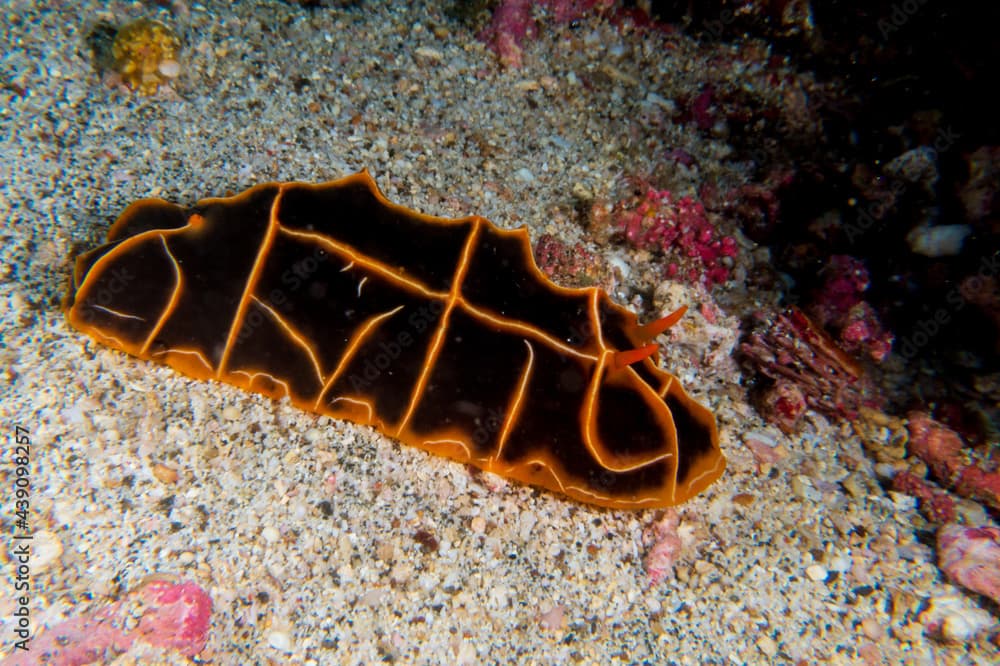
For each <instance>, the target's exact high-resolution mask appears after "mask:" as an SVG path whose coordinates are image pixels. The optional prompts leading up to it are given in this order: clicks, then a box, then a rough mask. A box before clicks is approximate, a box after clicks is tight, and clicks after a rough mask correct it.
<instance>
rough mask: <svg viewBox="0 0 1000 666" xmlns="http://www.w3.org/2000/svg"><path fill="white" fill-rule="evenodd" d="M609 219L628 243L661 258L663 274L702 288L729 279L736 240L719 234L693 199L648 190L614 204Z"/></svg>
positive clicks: (700, 206) (736, 248)
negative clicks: (664, 269) (663, 260)
mask: <svg viewBox="0 0 1000 666" xmlns="http://www.w3.org/2000/svg"><path fill="white" fill-rule="evenodd" d="M612 219H613V220H614V223H615V225H616V226H617V227H618V228H620V229H622V230H623V231H624V232H625V238H626V239H627V240H628V241H629V242H630V243H631V244H633V245H635V246H636V247H638V248H641V249H644V250H650V251H653V252H659V253H662V254H663V255H664V256H665V257H666V258H667V262H668V263H667V267H666V276H667V277H668V278H676V279H683V280H686V281H688V282H700V283H702V284H704V285H705V286H706V287H711V286H712V285H715V284H719V283H722V282H726V281H727V280H729V278H730V271H731V268H730V264H731V259H732V258H733V257H735V256H736V255H737V253H738V251H739V248H738V246H737V244H736V240H735V239H734V238H733V237H731V236H725V235H722V234H720V233H719V231H718V229H717V228H716V227H715V225H714V224H712V222H711V221H709V219H708V214H707V213H706V212H705V207H704V206H703V205H702V204H701V203H700V202H698V201H695V199H694V198H692V197H689V196H685V197H680V198H679V199H676V198H675V197H674V196H673V195H672V194H671V193H670V192H668V191H666V190H655V189H648V190H647V191H646V193H645V195H644V196H642V197H641V198H640V199H639V200H638V201H637V202H636V201H634V200H626V201H623V202H621V203H619V204H618V205H616V206H615V209H614V210H613V211H612Z"/></svg>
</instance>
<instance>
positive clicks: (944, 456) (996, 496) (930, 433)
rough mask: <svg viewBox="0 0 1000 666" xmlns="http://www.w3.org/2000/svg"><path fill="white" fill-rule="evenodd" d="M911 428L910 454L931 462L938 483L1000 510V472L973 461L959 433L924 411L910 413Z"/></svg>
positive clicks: (932, 471)
mask: <svg viewBox="0 0 1000 666" xmlns="http://www.w3.org/2000/svg"><path fill="white" fill-rule="evenodd" d="M908 429H909V433H910V443H909V450H910V453H911V454H913V455H915V456H917V457H919V458H920V459H921V460H923V461H924V462H925V463H927V466H928V467H929V468H930V470H931V473H932V474H933V475H934V478H935V480H936V481H937V482H938V483H940V484H941V485H942V486H944V487H945V488H949V489H951V490H953V491H955V493H957V494H959V495H961V496H963V497H969V498H971V499H974V500H977V501H980V502H982V503H983V504H986V505H987V506H989V507H991V508H993V509H1000V473H998V472H995V471H990V470H987V469H984V468H982V467H980V466H979V465H977V464H976V463H975V462H973V461H971V460H970V458H969V456H968V455H967V452H966V451H965V448H966V446H965V442H964V441H962V438H961V437H960V436H959V435H958V433H957V432H955V431H954V430H952V429H951V428H949V427H948V426H946V425H944V424H942V423H938V422H937V421H935V420H934V419H932V418H931V417H930V416H928V415H927V414H924V413H922V412H911V413H910V414H909V424H908Z"/></svg>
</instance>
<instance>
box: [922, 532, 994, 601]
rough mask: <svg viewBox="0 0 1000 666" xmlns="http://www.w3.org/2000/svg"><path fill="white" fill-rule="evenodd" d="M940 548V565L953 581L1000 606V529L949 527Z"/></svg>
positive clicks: (941, 536)
mask: <svg viewBox="0 0 1000 666" xmlns="http://www.w3.org/2000/svg"><path fill="white" fill-rule="evenodd" d="M937 547H938V565H939V566H940V567H941V570H942V571H944V573H945V575H947V576H948V578H949V579H950V580H951V581H952V582H954V583H956V584H958V585H961V586H962V587H965V588H967V589H970V590H972V591H973V592H977V593H979V594H982V595H983V596H985V597H989V598H990V599H992V600H993V601H994V602H995V603H1000V529H998V528H996V527H992V526H985V527H966V526H963V525H955V524H949V525H945V526H944V527H942V528H941V529H940V530H938V535H937Z"/></svg>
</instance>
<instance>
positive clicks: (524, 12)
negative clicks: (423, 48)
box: [479, 0, 614, 67]
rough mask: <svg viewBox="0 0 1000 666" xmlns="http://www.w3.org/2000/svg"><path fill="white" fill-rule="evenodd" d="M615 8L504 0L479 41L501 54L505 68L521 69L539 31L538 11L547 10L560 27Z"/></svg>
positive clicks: (580, 1) (570, 0) (572, 0)
mask: <svg viewBox="0 0 1000 666" xmlns="http://www.w3.org/2000/svg"><path fill="white" fill-rule="evenodd" d="M612 5H614V1H613V0H501V2H500V4H499V5H498V6H497V8H496V9H494V10H493V20H492V21H490V24H489V26H488V27H487V28H486V29H485V30H483V31H482V33H480V34H479V38H480V39H481V40H483V41H484V42H486V43H487V44H489V45H490V47H492V48H493V50H495V51H496V52H497V55H499V56H500V61H501V62H502V63H503V64H505V65H508V66H510V67H520V66H521V64H522V61H523V50H522V49H523V47H524V44H525V42H527V41H528V40H531V39H534V38H535V36H536V33H537V30H538V28H537V25H536V23H535V12H536V9H538V8H541V9H544V10H547V11H548V12H549V14H550V15H551V16H552V18H553V20H554V21H555V22H556V23H557V24H565V23H569V22H571V21H575V20H577V19H579V18H582V17H583V16H586V15H587V14H588V13H590V12H595V11H601V10H605V9H608V8H609V7H611V6H612Z"/></svg>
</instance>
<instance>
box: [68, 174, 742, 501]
mask: <svg viewBox="0 0 1000 666" xmlns="http://www.w3.org/2000/svg"><path fill="white" fill-rule="evenodd" d="M682 314H683V309H681V310H679V311H678V312H675V313H673V314H671V315H668V316H667V317H664V318H663V319H660V320H658V321H655V322H651V323H650V324H647V325H645V326H640V325H639V323H638V321H637V319H636V316H635V315H634V314H633V313H632V312H630V311H628V310H626V309H625V308H623V307H621V306H619V305H616V304H614V303H612V302H611V300H610V299H609V298H608V296H607V294H605V293H604V292H603V291H600V290H598V289H594V288H590V289H566V288H563V287H559V286H557V285H555V284H553V283H552V282H550V281H549V280H548V279H547V278H546V277H545V276H544V275H543V274H542V273H541V271H539V270H538V268H537V267H536V265H535V262H534V260H533V259H532V256H531V248H530V245H529V242H528V234H527V232H526V231H525V230H524V229H518V230H516V231H504V230H502V229H498V228H497V227H495V226H493V225H492V224H490V223H489V222H488V221H487V220H485V219H483V218H481V217H476V216H471V217H466V218H461V219H454V220H452V219H444V218H437V217H431V216H428V215H423V214H420V213H417V212H415V211H412V210H409V209H407V208H404V207H402V206H398V205H395V204H393V203H390V202H389V201H388V200H386V198H385V197H384V196H383V195H382V193H381V192H379V190H378V188H377V187H376V186H375V183H374V181H373V180H372V178H371V176H369V175H368V173H367V172H366V171H363V172H361V173H358V174H355V175H353V176H349V177H347V178H343V179H341V180H337V181H333V182H330V183H325V184H321V185H309V184H303V183H274V184H266V185H259V186H257V187H254V188H252V189H250V190H247V191H246V192H243V193H242V194H240V195H238V196H235V197H231V198H219V199H204V200H202V201H200V202H198V203H197V204H195V205H194V206H193V207H191V208H182V207H180V206H177V205H174V204H171V203H168V202H166V201H163V200H160V199H145V200H142V201H139V202H136V203H134V204H132V205H131V206H129V208H128V209H127V210H126V211H125V212H124V213H123V214H122V216H121V217H120V218H119V219H118V221H117V222H115V224H114V225H113V226H112V227H111V230H110V231H109V233H108V240H107V243H105V244H104V245H102V246H101V247H99V248H97V249H95V250H92V251H90V252H88V253H86V254H83V255H82V256H80V257H79V258H78V259H77V262H76V269H75V271H74V275H73V288H72V293H71V294H70V298H69V311H68V317H69V321H70V323H71V324H72V325H73V326H75V327H76V328H78V329H79V330H81V331H83V332H84V333H86V334H88V335H90V336H92V337H94V338H95V339H97V340H98V341H100V342H102V343H104V344H106V345H109V346H111V347H114V348H115V349H120V350H122V351H125V352H127V353H129V354H132V355H134V356H138V357H139V358H143V359H150V360H153V361H157V362H160V363H165V364H167V365H169V366H171V367H172V368H174V369H176V370H178V371H180V372H182V373H184V374H186V375H189V376H191V377H194V378H197V379H214V380H218V381H223V382H227V383H229V384H233V385H236V386H239V387H241V388H244V389H247V390H250V391H256V392H258V393H263V394H265V395H268V396H271V397H274V398H282V397H284V396H288V397H289V398H290V399H291V401H292V403H293V404H295V405H296V406H298V407H301V408H302V409H306V410H309V411H312V412H316V413H319V414H325V415H328V416H332V417H334V418H344V419H349V420H351V421H355V422H357V423H362V424H370V425H373V426H375V427H377V428H378V429H379V430H381V431H382V432H383V433H385V434H387V435H389V436H391V437H395V438H396V439H399V440H400V441H402V442H405V443H407V444H412V445H414V446H418V447H420V448H422V449H424V450H427V451H430V452H432V453H437V454H440V455H443V456H446V457H448V458H452V459H454V460H457V461H460V462H463V463H469V464H472V465H475V466H476V467H479V468H481V469H484V470H488V471H490V472H494V473H496V474H500V475H501V476H505V477H509V478H512V479H516V480H518V481H522V482H525V483H529V484H533V485H536V486H541V487H543V488H548V489H550V490H554V491H557V492H560V493H563V494H565V495H568V496H570V497H572V498H574V499H577V500H580V501H582V502H588V503H591V504H598V505H602V506H608V507H617V508H634V509H638V508H646V507H662V506H668V505H672V504H677V503H679V502H683V501H684V500H686V499H688V498H689V497H691V496H692V495H694V494H696V493H698V492H700V491H701V490H703V489H704V488H706V487H707V486H708V485H709V484H711V483H712V482H713V481H715V480H716V479H717V478H718V477H719V475H720V474H721V473H722V471H723V469H724V468H725V458H723V456H722V453H721V452H720V450H719V443H718V433H717V430H716V425H715V419H714V417H713V416H712V414H711V413H710V412H709V411H708V410H707V409H705V407H703V406H702V405H700V404H699V403H697V402H695V401H694V400H693V399H692V398H690V397H689V396H688V395H687V393H685V391H684V389H683V388H682V387H681V385H680V382H679V381H678V380H677V378H676V377H674V376H673V375H671V374H670V373H668V372H665V371H663V370H661V369H660V368H659V367H657V363H656V356H657V354H656V351H657V347H656V345H655V344H652V343H651V340H652V339H653V338H654V337H656V335H658V334H659V333H661V332H663V331H664V330H666V328H667V327H669V326H670V325H672V324H674V323H675V322H676V321H677V320H678V319H679V318H680V316H681V315H682Z"/></svg>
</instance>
